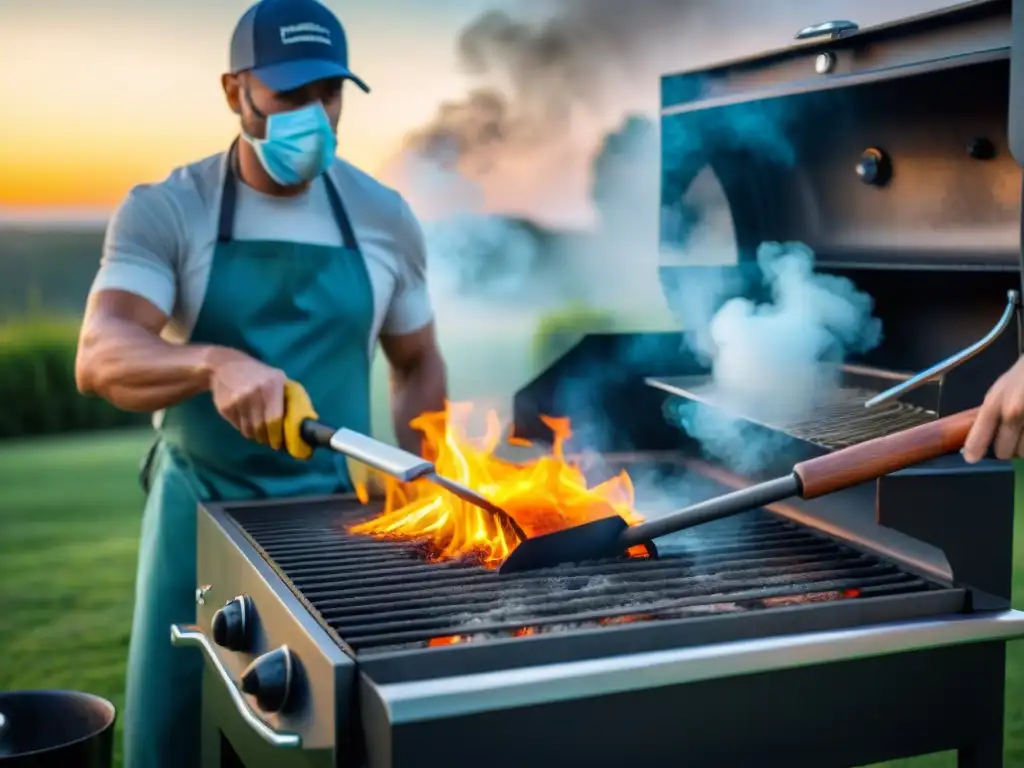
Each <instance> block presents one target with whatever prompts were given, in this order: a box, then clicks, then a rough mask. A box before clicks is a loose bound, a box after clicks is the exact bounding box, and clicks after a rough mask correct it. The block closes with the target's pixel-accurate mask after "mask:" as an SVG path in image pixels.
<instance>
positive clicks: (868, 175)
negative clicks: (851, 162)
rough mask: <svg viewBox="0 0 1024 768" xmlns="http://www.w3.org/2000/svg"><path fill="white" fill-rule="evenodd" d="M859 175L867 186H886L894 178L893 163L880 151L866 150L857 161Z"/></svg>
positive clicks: (872, 148)
mask: <svg viewBox="0 0 1024 768" xmlns="http://www.w3.org/2000/svg"><path fill="white" fill-rule="evenodd" d="M857 175H858V176H860V180H861V181H863V182H864V183H865V184H871V185H873V186H876V187H881V186H884V185H885V184H887V183H888V182H889V179H890V178H891V177H892V162H891V161H890V160H889V156H888V155H887V154H885V152H883V151H882V150H880V149H875V148H874V147H871V148H870V149H865V150H864V152H862V153H861V156H860V159H859V160H858V161H857Z"/></svg>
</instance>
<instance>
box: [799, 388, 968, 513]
mask: <svg viewBox="0 0 1024 768" xmlns="http://www.w3.org/2000/svg"><path fill="white" fill-rule="evenodd" d="M978 410H979V409H978V408H972V409H971V410H969V411H961V412H960V413H955V414H953V415H952V416H946V417H945V418H942V419H938V420H936V421H933V422H929V423H928V424H922V425H920V426H917V427H911V428H910V429H907V430H904V431H902V432H896V433H894V434H891V435H886V436H885V437H878V438H875V439H874V440H868V441H867V442H864V443H860V444H858V445H853V446H850V447H849V448H844V449H843V450H841V451H836V452H834V453H829V454H826V455H824V456H818V457H816V458H813V459H809V460H807V461H802V462H800V463H799V464H797V465H796V466H795V467H793V472H794V474H796V476H797V477H798V478H800V488H801V493H800V496H801V497H802V498H804V499H814V498H817V497H818V496H825V495H826V494H829V493H834V492H836V491H841V490H843V489H844V488H849V487H851V486H854V485H859V484H860V483H865V482H868V481H869V480H877V479H878V478H879V477H882V476H884V475H888V474H889V473H890V472H899V471H900V470H903V469H907V468H909V467H912V466H914V465H916V464H920V463H922V462H924V461H929V460H930V459H937V458H939V457H940V456H944V455H945V454H947V453H953V452H955V451H959V450H960V449H961V448H963V447H964V441H965V440H966V439H967V434H968V433H969V432H970V431H971V426H973V424H974V420H975V419H976V418H977V416H978Z"/></svg>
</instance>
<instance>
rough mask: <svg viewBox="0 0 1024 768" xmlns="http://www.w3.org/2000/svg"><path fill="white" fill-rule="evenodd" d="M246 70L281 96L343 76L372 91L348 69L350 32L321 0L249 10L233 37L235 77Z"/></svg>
mask: <svg viewBox="0 0 1024 768" xmlns="http://www.w3.org/2000/svg"><path fill="white" fill-rule="evenodd" d="M245 70H252V72H253V74H255V75H256V76H257V77H258V78H259V79H260V80H262V81H263V82H264V83H266V84H267V86H268V87H270V88H272V89H273V90H275V91H293V90H295V89H296V88H301V87H302V86H304V85H308V84H309V83H312V82H316V81H317V80H325V79H328V78H332V77H342V78H345V79H346V80H351V81H352V82H354V83H355V84H356V85H358V86H359V87H360V88H362V89H363V90H364V91H365V92H366V93H369V92H370V89H369V87H368V86H367V85H366V83H364V82H363V81H362V80H361V79H360V78H358V77H356V76H355V75H353V74H352V72H351V70H349V68H348V40H347V39H346V38H345V29H344V27H342V26H341V22H340V21H338V17H337V16H335V15H334V14H333V13H332V12H331V10H330V9H329V8H327V7H326V6H324V5H322V4H321V3H318V2H317V0H260V2H258V3H256V4H255V5H253V6H252V7H251V8H249V10H248V11H246V12H245V15H244V16H242V18H241V20H240V21H239V22H238V26H236V27H235V32H234V34H233V35H232V36H231V73H232V74H237V73H239V72H244V71H245Z"/></svg>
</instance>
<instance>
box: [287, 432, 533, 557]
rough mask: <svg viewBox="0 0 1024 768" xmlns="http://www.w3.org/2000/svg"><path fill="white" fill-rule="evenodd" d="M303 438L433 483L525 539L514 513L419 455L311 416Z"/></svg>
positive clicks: (405, 478)
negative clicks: (442, 473)
mask: <svg viewBox="0 0 1024 768" xmlns="http://www.w3.org/2000/svg"><path fill="white" fill-rule="evenodd" d="M300 434H301V436H302V439H303V440H305V441H306V442H307V443H309V444H310V445H312V446H314V447H316V448H329V449H330V450H332V451H336V452H338V453H340V454H343V455H345V456H348V457H349V458H351V459H355V460H356V461H358V462H360V463H362V464H366V465H367V466H370V467H373V468H374V469H376V470H378V471H380V472H383V473H384V474H385V475H389V476H391V477H393V478H395V479H396V480H399V481H400V482H403V483H411V482H413V481H415V480H426V481H427V482H430V483H434V484H435V485H437V486H440V487H441V488H444V489H445V490H446V491H448V492H449V493H451V494H452V495H454V496H458V497H459V498H460V499H462V500H463V501H465V502H468V503H469V504H472V505H474V506H476V507H479V508H480V509H482V510H484V511H485V512H488V513H490V514H491V515H493V516H494V518H495V519H496V520H497V521H498V524H499V525H501V526H503V527H504V528H505V529H507V530H509V531H511V532H512V533H513V534H514V535H515V536H516V538H518V539H519V541H525V540H526V533H525V532H524V531H523V529H522V528H520V527H519V523H517V522H516V521H515V520H514V519H513V517H512V516H511V515H510V514H509V513H508V512H506V511H505V510H503V509H502V508H501V507H499V506H497V505H495V504H493V503H491V502H490V501H488V500H487V499H486V498H484V497H483V496H481V495H480V494H479V493H477V492H476V491H474V490H473V489H472V488H467V487H466V486H464V485H462V484H461V483H457V482H455V481H454V480H451V479H450V478H447V477H442V476H441V475H439V474H437V470H436V468H435V467H434V465H433V464H432V463H431V462H429V461H427V460H426V459H424V458H423V457H421V456H417V455H416V454H414V453H410V452H409V451H403V450H402V449H401V448H397V447H395V446H393V445H388V444H387V443H382V442H381V441H380V440H375V439H374V438H372V437H369V436H368V435H364V434H362V433H360V432H354V431H352V430H351V429H335V428H334V427H330V426H328V425H326V424H321V423H320V422H318V421H314V420H312V419H306V420H305V421H304V422H302V426H301V428H300Z"/></svg>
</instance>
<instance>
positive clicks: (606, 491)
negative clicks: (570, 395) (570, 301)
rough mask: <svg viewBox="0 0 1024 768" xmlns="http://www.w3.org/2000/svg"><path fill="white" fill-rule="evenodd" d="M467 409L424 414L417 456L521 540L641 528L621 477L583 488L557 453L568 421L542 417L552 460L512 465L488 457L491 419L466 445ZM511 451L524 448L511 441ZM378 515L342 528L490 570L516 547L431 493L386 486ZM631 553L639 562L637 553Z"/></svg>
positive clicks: (486, 522)
mask: <svg viewBox="0 0 1024 768" xmlns="http://www.w3.org/2000/svg"><path fill="white" fill-rule="evenodd" d="M472 411H473V406H472V404H470V403H449V404H448V405H447V408H446V410H445V411H440V412H437V413H427V414H424V415H422V416H420V417H418V418H416V419H414V420H413V421H412V422H411V426H413V427H414V428H415V429H418V430H419V431H421V432H422V433H423V435H424V450H423V455H424V456H425V457H426V458H427V459H429V460H430V461H433V462H434V464H435V466H436V467H437V472H438V474H440V475H443V476H447V477H449V478H451V479H452V480H455V481H456V482H459V483H461V484H463V485H465V486H468V487H470V488H472V489H473V490H475V491H477V492H479V493H481V494H482V495H483V496H484V497H486V498H487V499H489V500H490V501H492V502H493V503H495V504H497V505H498V506H499V507H501V508H503V509H504V510H505V511H507V512H508V513H509V515H511V516H512V517H513V518H514V519H515V521H516V522H517V523H518V524H519V526H520V527H521V528H522V529H523V531H524V532H525V533H526V535H527V536H528V537H533V536H540V535H543V534H546V533H552V532H554V531H557V530H561V529H563V528H569V527H572V526H576V525H582V524H583V523H588V522H591V521H593V520H598V519H600V518H604V517H609V516H611V515H620V516H622V517H623V518H624V519H625V520H626V521H627V522H629V523H630V524H636V523H639V522H641V521H642V520H643V518H642V517H641V516H640V515H638V514H637V513H636V512H635V511H634V509H633V497H634V494H633V483H632V481H631V480H630V478H629V475H628V474H626V472H624V471H623V472H620V473H619V474H618V475H616V476H615V477H613V478H611V479H609V480H606V481H605V482H603V483H601V484H599V485H596V486H594V487H593V488H588V487H587V481H586V479H585V478H584V476H583V472H582V471H581V470H580V469H579V467H577V466H576V465H575V464H572V463H570V462H569V461H568V460H567V459H566V458H565V455H564V453H563V449H564V446H565V442H566V441H567V440H568V439H569V438H570V437H571V436H572V431H571V429H570V426H569V420H568V419H559V418H551V417H546V416H545V417H541V418H542V419H543V421H544V423H545V424H546V425H547V426H548V427H549V428H550V429H551V431H552V433H553V435H554V444H553V447H552V453H551V455H547V456H542V457H540V458H539V459H535V460H533V461H530V462H526V463H522V464H520V463H514V462H510V461H506V460H504V459H500V458H498V457H496V456H495V455H494V453H495V451H496V450H497V449H498V447H499V445H500V443H501V423H500V422H499V420H498V415H497V413H495V412H494V411H489V412H488V413H487V418H486V430H485V433H484V435H483V436H481V437H476V438H474V437H470V436H469V435H468V434H467V424H468V421H469V418H470V416H471V415H472ZM508 442H509V444H510V445H520V446H528V445H529V443H528V442H526V441H524V440H519V439H515V438H512V439H510V440H509V441H508ZM384 483H385V484H386V488H387V493H386V495H385V502H384V511H383V512H382V513H381V514H380V515H379V516H377V517H375V518H373V519H371V520H369V521H367V522H363V523H359V524H357V525H353V526H352V527H350V528H349V532H350V533H354V534H365V535H371V536H378V537H386V538H396V539H402V540H410V541H421V542H424V543H425V545H426V547H425V548H426V550H427V552H426V556H427V558H428V559H429V560H452V559H458V558H464V557H472V558H474V559H477V560H479V562H481V563H482V564H483V565H486V566H488V567H491V568H496V567H497V566H499V565H500V564H501V563H502V562H504V560H505V558H506V557H507V556H508V555H509V553H510V552H511V551H512V550H513V549H515V547H516V545H517V544H518V541H517V540H516V537H515V535H514V534H513V533H512V532H511V531H507V530H504V529H503V528H502V527H501V526H499V525H498V524H497V523H496V521H495V520H494V518H493V516H491V515H490V514H488V513H487V512H484V511H483V510H481V509H478V508H477V507H474V506H473V505H471V504H468V503H466V502H464V501H462V500H461V499H458V498H456V497H455V496H452V495H451V494H450V493H448V492H447V491H445V490H443V489H441V488H439V487H438V486H436V485H434V484H432V483H427V482H418V483H410V484H401V483H398V482H397V481H394V480H391V479H385V480H384ZM356 491H357V493H358V495H359V498H360V500H361V501H362V502H363V503H364V504H365V503H366V502H367V501H368V500H369V494H368V493H367V490H366V487H365V486H364V485H359V486H357V488H356ZM636 550H637V551H631V552H630V554H632V555H634V556H643V555H644V554H645V551H644V550H643V548H636Z"/></svg>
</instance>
